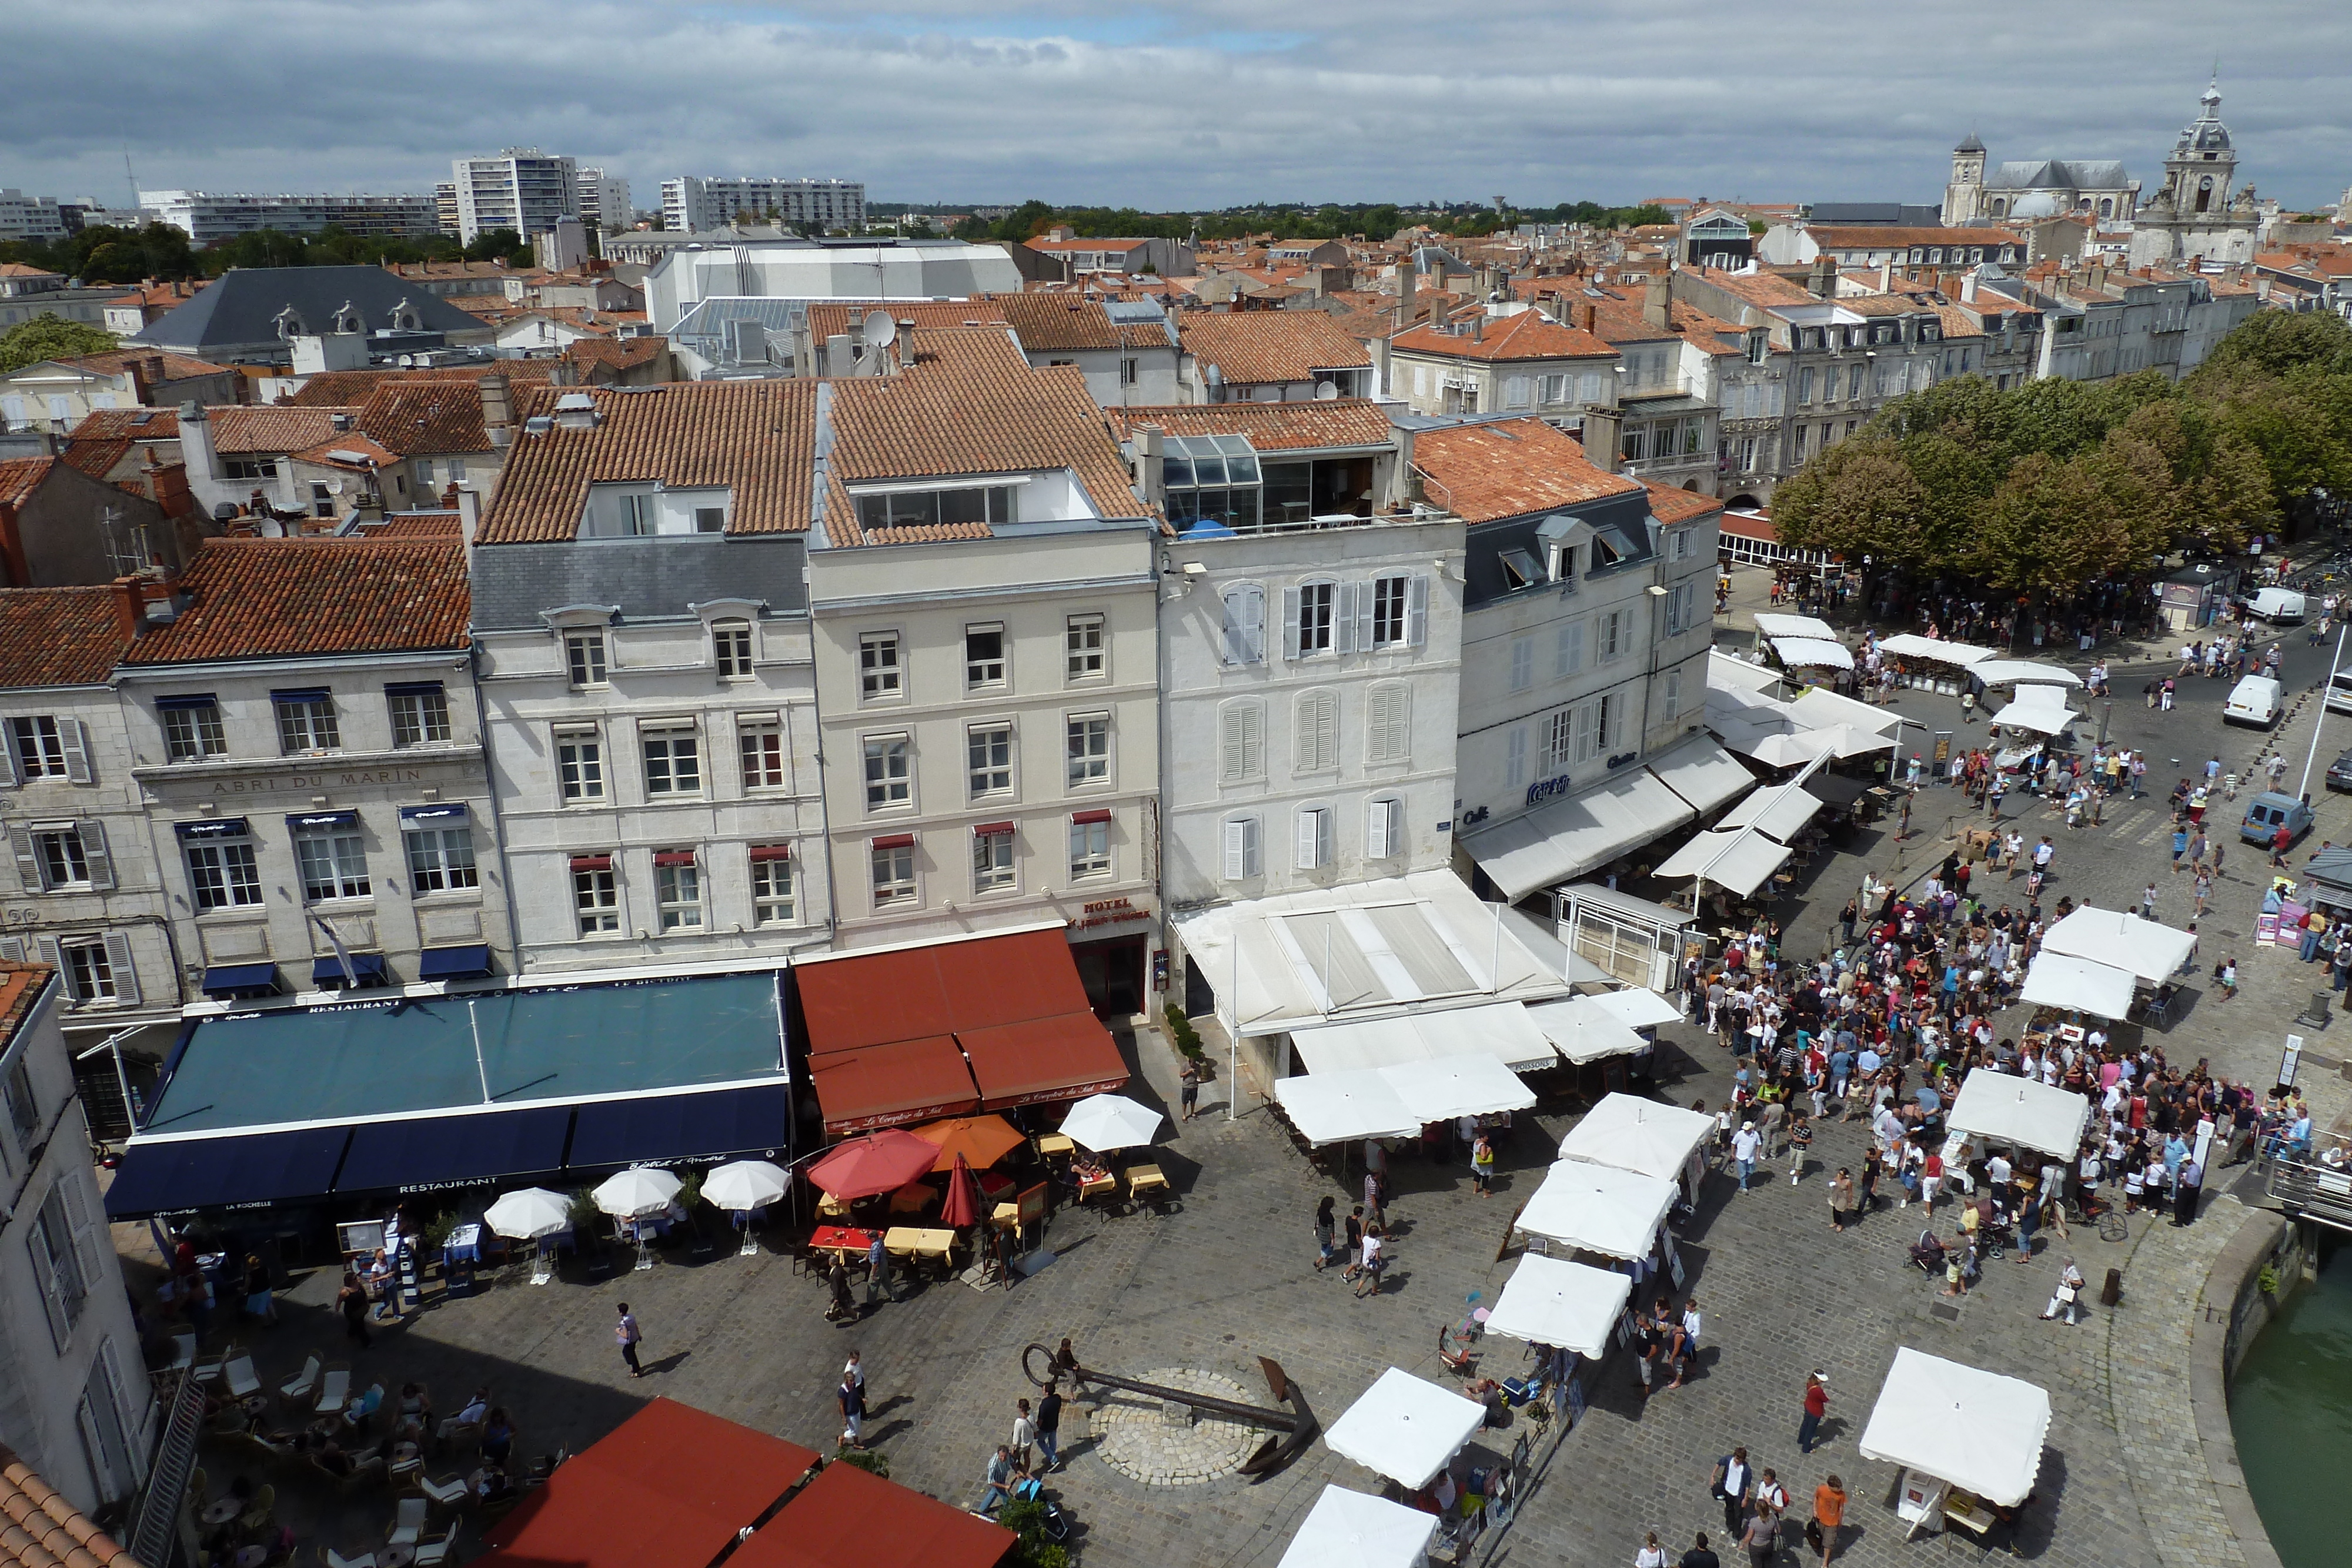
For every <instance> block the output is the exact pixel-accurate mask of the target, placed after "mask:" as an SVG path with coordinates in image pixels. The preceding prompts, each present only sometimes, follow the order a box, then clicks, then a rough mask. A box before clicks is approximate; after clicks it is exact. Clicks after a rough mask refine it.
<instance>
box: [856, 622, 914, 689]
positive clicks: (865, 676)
mask: <svg viewBox="0 0 2352 1568" xmlns="http://www.w3.org/2000/svg"><path fill="white" fill-rule="evenodd" d="M898 653H899V649H898V633H897V632H859V633H858V636H857V693H858V696H859V698H860V699H861V700H863V701H866V702H869V703H875V702H887V701H890V700H891V699H893V698H897V697H901V696H904V695H907V682H906V670H905V668H904V666H902V665H901V664H899V662H898Z"/></svg>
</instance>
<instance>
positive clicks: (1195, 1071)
mask: <svg viewBox="0 0 2352 1568" xmlns="http://www.w3.org/2000/svg"><path fill="white" fill-rule="evenodd" d="M1178 1083H1179V1086H1180V1088H1179V1097H1180V1098H1181V1101H1182V1103H1183V1111H1184V1118H1183V1119H1184V1120H1185V1121H1187V1122H1189V1121H1191V1120H1192V1118H1193V1117H1194V1116H1195V1115H1197V1114H1198V1113H1200V1109H1201V1064H1200V1063H1199V1062H1197V1061H1192V1059H1191V1058H1189V1057H1188V1058H1186V1059H1185V1062H1184V1071H1183V1072H1182V1073H1181V1075H1180V1077H1179V1079H1178Z"/></svg>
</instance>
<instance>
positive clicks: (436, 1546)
mask: <svg viewBox="0 0 2352 1568" xmlns="http://www.w3.org/2000/svg"><path fill="white" fill-rule="evenodd" d="M464 1528H465V1526H464V1525H463V1524H462V1523H458V1522H456V1521H452V1522H451V1524H450V1526H449V1529H448V1531H447V1532H446V1533H445V1534H443V1535H442V1536H440V1537H439V1538H438V1539H437V1540H433V1541H420V1542H417V1543H416V1555H415V1558H413V1559H412V1560H411V1561H413V1562H415V1563H417V1564H419V1565H420V1568H434V1564H436V1563H442V1562H446V1560H447V1559H448V1556H449V1549H450V1548H451V1547H452V1546H455V1545H456V1544H457V1531H460V1530H462V1529H464Z"/></svg>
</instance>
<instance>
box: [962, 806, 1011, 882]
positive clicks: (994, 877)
mask: <svg viewBox="0 0 2352 1568" xmlns="http://www.w3.org/2000/svg"><path fill="white" fill-rule="evenodd" d="M1014 882H1015V875H1014V873H1013V828H1012V825H1011V824H1010V823H995V824H992V825H991V826H988V827H984V828H980V829H976V830H974V831H973V832H972V835H971V890H972V892H974V893H1006V892H1010V891H1011V890H1012V888H1013V885H1014Z"/></svg>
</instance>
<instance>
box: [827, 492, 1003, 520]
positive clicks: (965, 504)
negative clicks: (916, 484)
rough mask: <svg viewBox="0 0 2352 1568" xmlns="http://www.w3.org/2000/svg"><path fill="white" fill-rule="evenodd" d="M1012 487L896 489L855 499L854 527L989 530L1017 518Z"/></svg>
mask: <svg viewBox="0 0 2352 1568" xmlns="http://www.w3.org/2000/svg"><path fill="white" fill-rule="evenodd" d="M1013 497H1014V486H1011V485H972V486H953V487H950V488H946V489H923V490H897V491H887V492H884V493H881V494H878V495H863V496H860V497H857V525H858V527H860V528H935V527H940V526H947V527H957V526H962V525H968V524H972V523H982V524H986V525H987V526H989V527H991V528H995V527H999V526H1001V525H1003V524H1005V523H1010V522H1012V521H1013V520H1014V519H1015V517H1016V516H1017V512H1016V508H1015V507H1014V505H1013Z"/></svg>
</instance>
